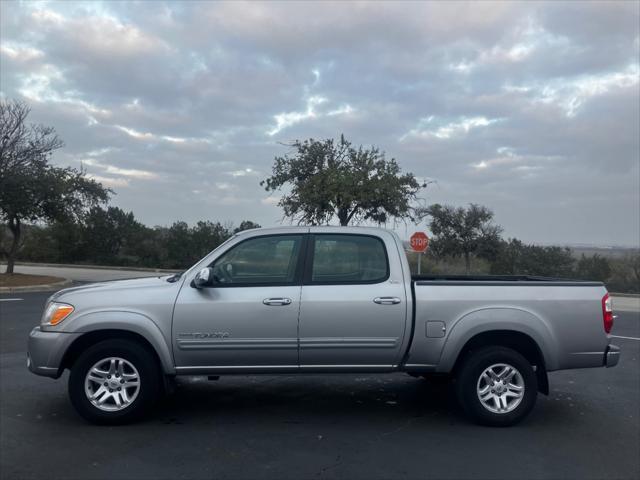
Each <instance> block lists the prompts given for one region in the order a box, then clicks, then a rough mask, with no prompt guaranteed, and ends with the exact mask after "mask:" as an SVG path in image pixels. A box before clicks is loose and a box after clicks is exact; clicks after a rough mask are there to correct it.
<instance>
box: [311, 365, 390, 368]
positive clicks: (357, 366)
mask: <svg viewBox="0 0 640 480" xmlns="http://www.w3.org/2000/svg"><path fill="white" fill-rule="evenodd" d="M396 367H397V365H300V368H396Z"/></svg>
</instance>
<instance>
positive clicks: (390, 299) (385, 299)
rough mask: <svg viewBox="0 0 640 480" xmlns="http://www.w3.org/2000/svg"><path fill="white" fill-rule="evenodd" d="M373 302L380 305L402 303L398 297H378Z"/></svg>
mask: <svg viewBox="0 0 640 480" xmlns="http://www.w3.org/2000/svg"><path fill="white" fill-rule="evenodd" d="M373 302H374V303H377V304H378V305H397V304H398V303H400V299H399V298H398V297H376V298H374V299H373Z"/></svg>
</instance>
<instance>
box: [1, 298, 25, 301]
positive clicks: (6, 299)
mask: <svg viewBox="0 0 640 480" xmlns="http://www.w3.org/2000/svg"><path fill="white" fill-rule="evenodd" d="M21 300H23V299H22V298H0V302H20V301H21Z"/></svg>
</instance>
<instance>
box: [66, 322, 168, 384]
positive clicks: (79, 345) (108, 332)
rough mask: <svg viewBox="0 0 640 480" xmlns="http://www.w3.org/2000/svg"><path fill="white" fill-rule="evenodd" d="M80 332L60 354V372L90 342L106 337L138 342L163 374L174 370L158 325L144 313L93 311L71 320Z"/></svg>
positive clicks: (70, 364)
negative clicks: (148, 352)
mask: <svg viewBox="0 0 640 480" xmlns="http://www.w3.org/2000/svg"><path fill="white" fill-rule="evenodd" d="M74 327H75V328H74V330H75V331H76V332H77V333H81V335H80V336H79V337H78V338H77V339H75V340H74V341H73V343H72V344H71V345H70V346H69V348H68V349H67V350H66V352H65V353H64V355H63V357H62V361H61V363H60V372H62V370H64V369H65V368H70V367H71V366H72V365H73V362H74V361H75V360H76V359H77V358H78V356H79V355H80V354H81V353H82V352H83V351H84V350H86V349H87V348H89V347H90V346H91V345H95V344H96V343H98V342H101V341H103V340H108V339H117V338H122V339H129V340H132V341H135V342H138V343H140V344H141V345H142V346H143V347H145V348H147V349H148V350H150V351H151V352H152V353H153V355H154V356H155V358H156V360H157V362H158V365H159V366H160V368H161V369H162V371H163V373H164V374H167V375H173V374H175V366H174V364H173V356H172V355H171V351H170V349H169V347H168V345H167V342H166V340H165V339H164V336H163V335H162V332H161V331H160V329H159V328H158V326H157V325H156V324H155V323H154V322H153V321H151V319H149V318H148V317H146V316H144V315H141V314H138V313H133V312H112V311H110V312H95V313H91V314H87V315H84V316H83V317H80V318H78V319H76V320H75V321H74Z"/></svg>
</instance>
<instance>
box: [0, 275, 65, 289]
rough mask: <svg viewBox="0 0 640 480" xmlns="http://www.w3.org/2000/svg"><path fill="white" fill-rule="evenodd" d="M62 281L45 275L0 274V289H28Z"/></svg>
mask: <svg viewBox="0 0 640 480" xmlns="http://www.w3.org/2000/svg"><path fill="white" fill-rule="evenodd" d="M62 281H64V278H60V277H49V276H45V275H24V274H22V273H12V274H6V273H0V287H30V286H33V285H46V284H48V283H57V282H62Z"/></svg>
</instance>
